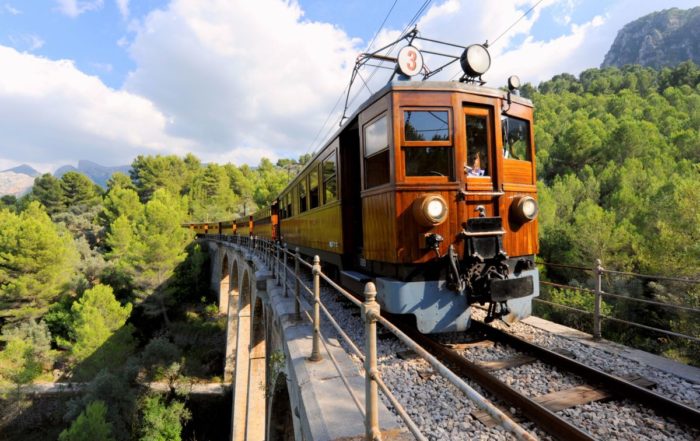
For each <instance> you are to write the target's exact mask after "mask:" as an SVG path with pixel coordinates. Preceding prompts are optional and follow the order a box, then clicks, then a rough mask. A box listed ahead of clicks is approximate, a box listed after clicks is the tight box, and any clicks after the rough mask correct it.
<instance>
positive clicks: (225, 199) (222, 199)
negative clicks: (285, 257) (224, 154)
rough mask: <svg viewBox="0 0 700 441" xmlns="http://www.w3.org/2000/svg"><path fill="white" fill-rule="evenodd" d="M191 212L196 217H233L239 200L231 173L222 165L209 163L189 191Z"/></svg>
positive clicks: (201, 218) (207, 218)
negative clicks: (233, 186) (233, 187)
mask: <svg viewBox="0 0 700 441" xmlns="http://www.w3.org/2000/svg"><path fill="white" fill-rule="evenodd" d="M189 199H190V212H191V215H192V217H193V218H194V219H200V220H205V221H208V220H218V219H233V217H234V214H235V212H236V209H237V207H238V200H237V197H236V195H235V193H234V192H233V189H232V188H231V182H230V178H229V175H228V174H227V173H226V169H225V168H224V167H222V166H220V165H216V164H208V165H207V166H206V167H205V168H204V171H203V172H202V173H201V174H200V175H198V176H197V179H195V180H194V182H193V183H192V187H191V188H190V191H189Z"/></svg>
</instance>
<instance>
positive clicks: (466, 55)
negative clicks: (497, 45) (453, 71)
mask: <svg viewBox="0 0 700 441" xmlns="http://www.w3.org/2000/svg"><path fill="white" fill-rule="evenodd" d="M459 62H460V64H461V65H462V70H463V71H464V73H465V74H467V76H469V77H480V76H482V75H483V74H485V73H486V71H487V70H489V67H491V55H489V51H488V49H486V47H485V46H482V45H480V44H472V45H471V46H469V47H467V48H466V49H464V52H462V55H461V56H460V57H459Z"/></svg>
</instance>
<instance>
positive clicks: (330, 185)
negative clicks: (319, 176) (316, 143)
mask: <svg viewBox="0 0 700 441" xmlns="http://www.w3.org/2000/svg"><path fill="white" fill-rule="evenodd" d="M322 170H323V192H324V193H323V203H324V204H327V203H329V202H331V201H334V200H336V199H337V198H338V178H337V174H336V159H335V152H332V153H331V154H330V155H328V156H327V157H326V159H324V160H323V165H322Z"/></svg>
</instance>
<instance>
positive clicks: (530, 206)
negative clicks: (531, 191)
mask: <svg viewBox="0 0 700 441" xmlns="http://www.w3.org/2000/svg"><path fill="white" fill-rule="evenodd" d="M510 210H511V213H512V214H513V216H514V217H515V218H516V219H517V220H518V221H520V222H530V221H532V220H535V219H536V218H537V213H538V212H539V207H538V206H537V201H536V200H535V199H534V198H533V197H531V196H518V197H516V198H515V199H514V200H513V203H512V204H511V206H510Z"/></svg>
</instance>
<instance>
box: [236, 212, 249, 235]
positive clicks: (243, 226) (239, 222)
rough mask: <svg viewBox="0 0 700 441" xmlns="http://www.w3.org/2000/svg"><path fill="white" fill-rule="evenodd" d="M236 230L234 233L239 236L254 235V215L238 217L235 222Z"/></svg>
mask: <svg viewBox="0 0 700 441" xmlns="http://www.w3.org/2000/svg"><path fill="white" fill-rule="evenodd" d="M234 225H235V231H234V234H237V235H239V236H252V235H253V216H242V217H239V218H238V219H236V221H235V222H234Z"/></svg>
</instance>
